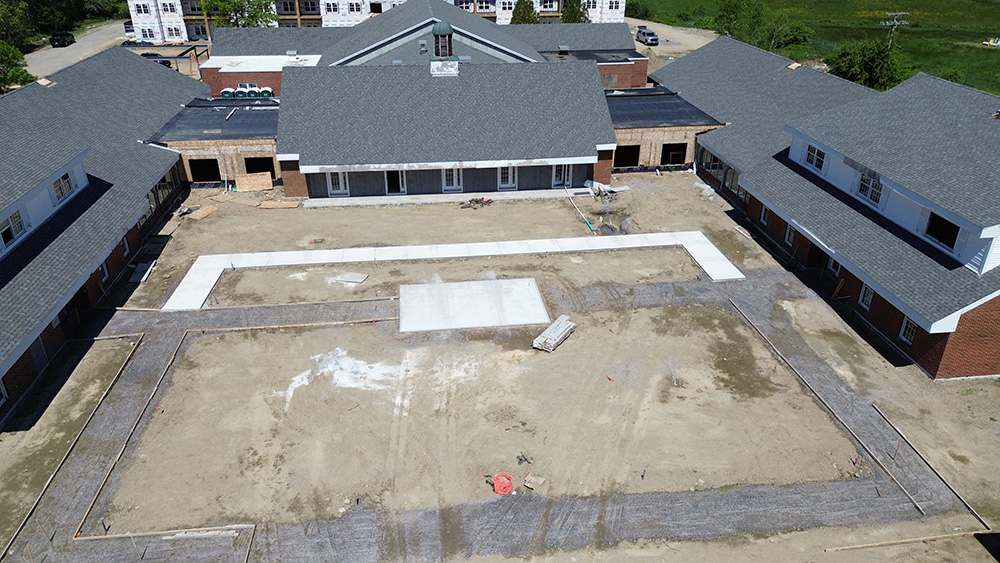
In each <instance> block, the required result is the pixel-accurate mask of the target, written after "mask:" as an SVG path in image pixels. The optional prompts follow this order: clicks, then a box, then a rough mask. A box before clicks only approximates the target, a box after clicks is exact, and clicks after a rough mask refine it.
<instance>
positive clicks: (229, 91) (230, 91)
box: [222, 88, 236, 98]
mask: <svg viewBox="0 0 1000 563" xmlns="http://www.w3.org/2000/svg"><path fill="white" fill-rule="evenodd" d="M235 95H236V89H235V88H223V89H222V97H223V98H232V97H233V96H235Z"/></svg>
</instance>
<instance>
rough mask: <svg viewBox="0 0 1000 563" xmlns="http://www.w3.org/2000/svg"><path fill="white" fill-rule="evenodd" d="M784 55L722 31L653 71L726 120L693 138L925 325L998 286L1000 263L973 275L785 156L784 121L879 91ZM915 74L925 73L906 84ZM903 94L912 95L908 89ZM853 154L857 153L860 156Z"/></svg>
mask: <svg viewBox="0 0 1000 563" xmlns="http://www.w3.org/2000/svg"><path fill="white" fill-rule="evenodd" d="M790 62H791V61H789V60H787V59H784V58H782V57H778V56H777V55H773V54H770V53H766V52H764V51H761V50H759V49H756V48H754V47H750V46H748V45H745V44H742V43H739V42H737V41H734V40H732V39H728V38H719V39H716V40H715V41H713V42H712V43H709V44H708V45H706V46H705V47H703V48H701V49H699V50H697V51H694V52H693V53H691V54H689V55H685V56H684V57H681V58H679V59H677V60H676V61H674V62H673V63H671V64H669V65H667V66H666V67H664V68H662V69H660V70H659V71H657V72H656V73H654V75H653V78H654V79H655V80H656V81H657V82H659V83H661V84H663V85H665V86H667V87H669V88H672V89H676V90H678V91H679V92H680V93H681V94H682V95H683V96H684V97H685V98H686V99H687V100H688V101H690V102H691V103H693V104H695V105H696V106H698V107H699V108H701V109H702V110H705V111H707V112H708V113H709V114H711V115H712V116H714V117H716V118H718V119H720V120H722V121H726V122H730V123H731V125H728V126H726V127H723V128H721V129H717V130H715V131H711V132H709V133H705V134H703V135H701V136H700V137H699V142H701V143H702V144H703V145H704V146H706V147H707V148H709V149H710V150H711V151H712V152H713V153H715V154H717V155H719V156H720V157H721V158H723V159H724V160H726V161H727V162H729V163H730V164H732V165H734V166H736V167H737V168H738V169H739V171H740V172H741V176H740V182H741V184H743V185H744V186H745V187H747V189H748V190H749V191H750V192H751V193H752V194H754V195H755V196H756V197H758V198H760V199H762V200H764V201H765V203H767V204H768V205H771V206H772V207H773V208H774V210H775V211H776V212H778V213H779V214H780V215H781V216H783V217H785V218H787V219H791V220H792V221H793V222H794V223H795V224H796V225H795V226H796V227H797V228H798V229H799V230H803V231H806V232H807V233H808V235H809V236H811V237H812V238H814V239H816V240H818V241H820V242H821V243H822V244H823V245H825V246H826V247H828V248H830V249H831V250H832V251H833V252H834V253H835V257H836V258H837V259H839V260H840V261H841V262H843V263H845V264H848V265H849V266H850V267H853V269H856V270H858V271H860V272H863V273H864V275H867V276H868V277H869V278H870V279H871V280H872V281H873V282H874V284H875V285H876V289H877V290H878V291H879V292H880V293H881V294H883V295H884V296H886V297H888V298H890V300H892V299H895V300H896V301H895V303H896V304H897V305H898V306H902V307H903V308H904V310H905V309H906V308H909V309H910V311H912V313H913V314H914V315H916V318H914V320H915V321H917V322H919V323H921V324H922V325H925V328H926V325H927V324H929V323H930V322H935V321H938V320H941V319H943V318H944V317H947V316H949V315H951V314H953V313H955V312H957V311H959V310H961V309H963V308H964V307H966V306H968V305H970V304H972V303H974V302H976V301H977V300H979V299H982V298H983V297H986V296H988V295H990V294H992V293H993V292H996V291H998V290H1000V269H995V270H993V271H991V272H989V273H987V274H985V275H983V276H979V275H977V274H976V273H975V272H973V271H971V270H969V269H968V268H965V267H964V266H962V265H960V264H958V262H957V261H955V260H954V259H952V258H949V257H947V256H945V255H944V253H942V252H941V251H939V250H937V249H936V248H934V247H932V246H931V245H929V244H927V243H926V242H924V241H923V240H922V239H919V238H918V237H916V236H915V235H914V234H913V233H910V232H907V231H905V230H904V229H902V228H900V227H897V226H895V225H894V224H892V223H891V222H889V221H887V220H885V219H883V218H882V217H880V216H878V215H877V214H875V213H874V212H873V211H872V210H871V209H870V208H869V207H868V206H866V205H862V204H861V203H859V202H857V201H856V200H855V199H854V198H853V197H850V196H848V195H847V194H844V193H843V192H841V191H840V190H838V189H837V188H834V187H833V186H830V185H829V184H827V183H825V182H824V181H822V180H820V179H818V178H817V177H816V176H814V175H812V174H809V173H808V172H805V171H803V170H802V169H801V168H800V167H799V166H798V165H796V164H794V163H791V162H789V161H788V158H787V152H788V146H789V144H790V142H791V135H790V134H789V133H788V132H786V131H784V125H785V124H786V123H787V122H789V121H792V122H794V123H803V126H805V123H807V122H808V116H810V115H813V114H822V113H823V112H827V111H830V112H832V113H831V115H832V114H840V115H847V114H849V113H850V112H852V111H853V108H856V107H859V106H861V107H868V104H870V103H872V102H873V101H874V100H875V99H876V98H878V97H881V96H885V95H886V94H878V93H875V92H873V91H871V90H867V89H865V88H862V87H860V86H857V85H854V84H851V83H848V82H846V81H843V80H841V79H839V78H836V77H834V76H830V75H826V74H823V73H820V72H817V71H814V70H812V69H809V68H806V67H800V68H797V69H795V70H791V69H789V68H787V67H788V64H789V63H790ZM921 82H923V83H926V82H927V81H926V80H923V79H921V80H919V81H918V82H915V83H913V84H911V85H910V86H908V87H907V89H909V88H912V87H914V86H917V85H919V84H920V83H921ZM935 90H936V88H932V89H931V90H930V91H929V92H928V94H933V93H934V91H935ZM904 94H905V97H909V96H914V95H917V96H919V94H918V93H917V92H913V91H910V92H904ZM931 97H933V96H931ZM973 97H976V98H978V96H973ZM939 101H940V100H939ZM876 105H877V104H876ZM888 107H891V104H890V106H888ZM834 108H841V110H838V109H834ZM928 111H929V110H928ZM800 120H801V121H800ZM904 140H905V136H904V137H903V138H902V139H899V142H897V143H896V144H895V147H896V148H897V149H898V150H901V149H903V148H905V147H907V145H906V144H905V142H904ZM878 150H881V149H880V148H876V151H878ZM995 155H996V153H995V152H994V160H995ZM852 158H859V159H862V161H863V159H864V154H857V156H854V155H852ZM994 185H996V184H994Z"/></svg>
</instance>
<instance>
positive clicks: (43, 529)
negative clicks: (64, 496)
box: [35, 518, 55, 543]
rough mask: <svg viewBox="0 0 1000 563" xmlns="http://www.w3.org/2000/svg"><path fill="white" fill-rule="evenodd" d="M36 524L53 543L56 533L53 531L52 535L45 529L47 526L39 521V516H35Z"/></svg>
mask: <svg viewBox="0 0 1000 563" xmlns="http://www.w3.org/2000/svg"><path fill="white" fill-rule="evenodd" d="M35 525H36V526H38V529H39V530H41V531H42V535H43V536H45V539H47V540H49V543H52V538H53V537H55V533H53V534H52V535H51V536H50V535H49V533H48V532H46V531H45V528H43V527H42V524H41V523H40V522H39V521H38V518H35Z"/></svg>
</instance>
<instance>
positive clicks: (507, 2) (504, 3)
mask: <svg viewBox="0 0 1000 563" xmlns="http://www.w3.org/2000/svg"><path fill="white" fill-rule="evenodd" d="M500 9H501V10H503V11H504V12H513V11H514V0H501V1H500Z"/></svg>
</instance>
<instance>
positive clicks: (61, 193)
mask: <svg viewBox="0 0 1000 563" xmlns="http://www.w3.org/2000/svg"><path fill="white" fill-rule="evenodd" d="M52 190H53V191H54V192H55V194H56V201H62V200H63V198H65V197H66V196H68V195H69V193H70V192H71V191H73V181H72V180H70V178H69V172H67V173H65V174H63V175H62V176H60V177H59V178H56V181H55V182H52Z"/></svg>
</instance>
